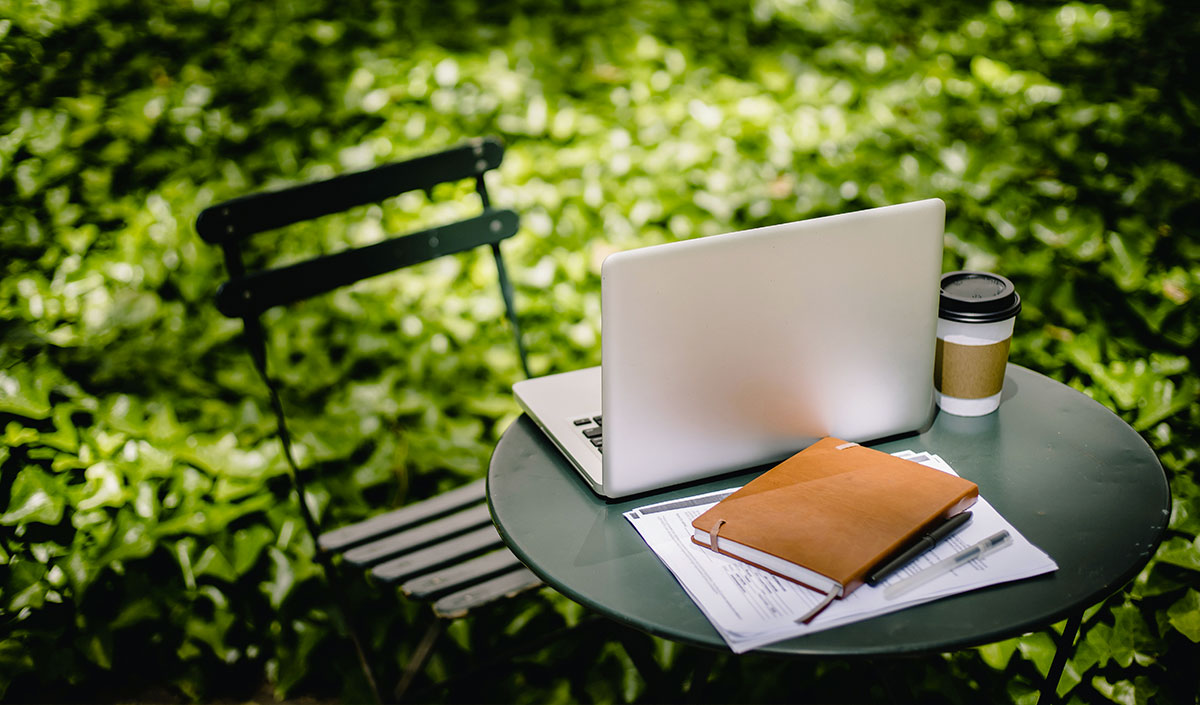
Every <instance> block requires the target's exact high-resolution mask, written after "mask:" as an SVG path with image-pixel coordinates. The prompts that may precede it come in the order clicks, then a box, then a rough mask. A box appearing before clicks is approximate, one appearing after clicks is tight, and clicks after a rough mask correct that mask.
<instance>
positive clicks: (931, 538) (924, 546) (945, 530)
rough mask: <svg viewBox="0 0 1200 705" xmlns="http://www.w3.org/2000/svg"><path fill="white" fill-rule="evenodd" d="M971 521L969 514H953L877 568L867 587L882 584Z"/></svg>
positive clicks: (868, 578)
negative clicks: (905, 565) (888, 577)
mask: <svg viewBox="0 0 1200 705" xmlns="http://www.w3.org/2000/svg"><path fill="white" fill-rule="evenodd" d="M970 519H971V513H970V512H962V513H961V514H955V515H954V516H952V517H950V518H949V519H947V520H946V521H944V522H942V524H941V525H939V526H938V528H936V529H934V530H933V531H930V532H929V533H928V534H925V535H924V536H922V537H921V538H920V539H918V540H917V542H916V543H914V544H913V545H912V546H909V547H908V548H907V549H906V550H905V551H904V552H903V553H901V554H900V555H898V556H896V557H895V558H893V559H892V560H890V561H888V562H887V563H884V564H883V565H882V566H880V567H879V568H876V569H875V570H874V571H873V572H872V573H871V574H870V575H868V576H867V585H870V586H872V587H874V586H875V585H878V584H879V583H881V582H883V580H884V578H886V577H887V576H889V575H891V574H892V573H895V572H896V571H897V570H898V569H899V568H900V567H901V566H903V565H904V564H906V563H908V562H909V561H911V560H912V559H914V558H916V557H917V556H919V555H921V554H922V553H924V552H926V551H928V550H929V549H931V548H933V547H934V546H935V545H937V543H938V542H939V541H941V540H942V539H944V538H946V537H947V536H949V535H950V534H953V533H954V532H955V531H957V530H958V528H959V527H960V526H962V525H963V524H966V523H967V522H968V521H970Z"/></svg>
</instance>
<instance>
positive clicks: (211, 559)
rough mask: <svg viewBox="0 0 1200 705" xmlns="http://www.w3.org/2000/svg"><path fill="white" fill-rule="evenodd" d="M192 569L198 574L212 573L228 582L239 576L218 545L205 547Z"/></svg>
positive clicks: (213, 575)
mask: <svg viewBox="0 0 1200 705" xmlns="http://www.w3.org/2000/svg"><path fill="white" fill-rule="evenodd" d="M192 569H193V570H194V571H195V573H196V575H197V576H200V575H211V576H212V577H214V578H218V579H220V580H224V581H225V582H228V583H232V582H234V581H236V580H237V578H238V573H237V571H235V570H234V569H233V566H232V565H230V563H229V560H228V559H227V558H225V554H223V553H221V551H219V550H218V549H217V547H216V546H209V547H207V548H205V549H204V551H203V552H202V553H201V554H200V557H199V558H197V559H196V562H195V564H194V565H193V566H192Z"/></svg>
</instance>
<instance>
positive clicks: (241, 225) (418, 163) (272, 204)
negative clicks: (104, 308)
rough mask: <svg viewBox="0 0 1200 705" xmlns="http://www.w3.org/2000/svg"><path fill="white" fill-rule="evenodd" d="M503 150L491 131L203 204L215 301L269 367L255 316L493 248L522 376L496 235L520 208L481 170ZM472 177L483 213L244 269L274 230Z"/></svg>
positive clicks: (509, 231) (507, 228)
mask: <svg viewBox="0 0 1200 705" xmlns="http://www.w3.org/2000/svg"><path fill="white" fill-rule="evenodd" d="M503 156H504V147H503V146H502V145H501V144H500V142H499V141H497V140H496V139H493V138H483V139H474V140H470V141H468V142H466V143H464V144H461V145H459V146H457V147H453V148H451V149H447V150H445V151H442V152H438V153H436V154H430V155H426V156H422V157H417V158H414V159H409V160H406V161H402V162H396V163H392V164H386V165H383V166H379V167H375V168H373V169H368V170H366V171H360V172H356V173H351V174H344V175H342V176H337V177H333V178H330V179H327V180H324V181H319V182H314V183H307V184H302V185H299V186H293V187H290V188H285V189H281V190H278V191H268V192H263V193H256V194H251V195H249V196H243V197H241V198H235V199H232V200H229V201H226V202H224V203H219V204H217V205H214V206H210V207H209V208H206V209H204V211H202V212H201V213H200V216H199V217H198V218H197V220H196V231H197V232H198V233H199V234H200V237H201V238H203V239H204V240H205V241H207V242H209V243H212V244H215V245H219V246H220V247H221V248H222V249H223V250H224V254H225V266H226V269H227V270H228V272H229V281H228V282H226V283H225V284H224V285H222V287H221V289H220V290H219V291H218V293H217V308H218V309H219V310H220V311H221V312H222V313H224V314H225V315H226V316H229V317H231V318H241V319H242V320H243V321H244V322H245V325H246V333H247V342H248V343H249V344H250V345H251V347H252V351H251V352H252V354H253V355H254V356H255V360H256V362H257V363H259V364H260V365H262V364H265V359H263V357H262V356H263V355H264V354H265V351H264V350H263V349H262V348H263V345H264V343H263V341H262V336H261V326H260V324H259V323H258V316H259V314H261V313H262V312H263V311H265V310H267V309H269V308H271V307H273V306H279V305H282V304H288V303H292V302H295V301H300V300H302V299H306V298H309V297H312V296H316V295H318V294H323V293H326V292H329V291H332V290H334V289H336V288H338V287H342V286H346V285H348V284H353V283H355V282H357V281H360V280H362V279H366V278H368V277H373V276H376V275H379V274H384V273H387V272H392V271H395V270H397V269H400V268H402V267H407V266H410V265H414V264H419V263H421V262H426V261H428V260H432V259H436V258H437V257H441V256H443V255H448V254H453V253H456V252H463V251H465V250H469V249H473V248H475V247H479V246H480V245H490V246H491V248H492V254H493V257H494V258H495V261H496V272H497V276H498V279H499V285H500V295H501V297H502V298H503V299H504V306H505V310H506V311H507V314H508V319H509V322H510V324H511V326H512V330H513V336H514V338H515V339H516V346H517V352H518V355H519V357H520V359H521V367H522V370H523V371H524V372H525V376H526V377H528V376H529V366H528V363H527V362H526V358H525V347H524V344H523V343H522V339H521V330H520V326H519V323H518V320H517V315H516V307H515V305H514V303H513V290H512V284H511V282H510V280H509V278H508V273H507V270H506V268H505V266H504V259H503V257H502V255H501V252H500V242H501V241H502V240H505V239H506V238H509V237H511V236H512V235H513V234H515V233H516V232H517V227H518V224H519V219H518V217H517V214H516V213H515V212H513V211H511V210H507V209H496V208H492V205H491V201H490V199H489V198H488V194H487V187H486V185H485V183H484V174H485V173H486V172H488V171H490V170H492V169H495V168H496V167H498V166H500V161H501V159H502V158H503ZM465 179H474V181H475V190H476V192H477V193H478V194H479V197H480V199H481V201H482V204H483V212H482V213H481V214H480V215H478V216H475V217H473V218H467V219H464V220H460V221H457V222H454V223H449V224H446V225H440V226H437V227H433V228H429V229H426V230H421V231H419V232H413V233H408V234H405V235H400V236H397V237H391V238H389V239H386V240H383V241H381V242H377V243H374V244H371V245H366V246H363V247H357V248H349V249H345V250H342V251H340V252H336V253H334V254H329V255H323V256H320V257H316V258H314V259H310V260H307V261H303V262H298V263H295V264H291V265H288V266H284V267H278V268H274V269H265V270H260V271H255V272H247V271H246V265H245V261H244V253H243V248H242V245H243V242H244V241H245V240H246V238H248V237H250V236H251V235H255V234H257V233H262V232H266V231H268V230H275V229H277V228H282V227H284V226H287V225H293V224H295V223H299V222H302V221H306V220H312V219H315V218H320V217H323V216H327V215H332V214H334V213H340V212H342V211H346V210H348V209H350V208H354V207H357V206H362V205H366V204H370V203H377V202H380V201H383V200H384V199H387V198H391V197H393V196H398V195H400V194H403V193H407V192H409V191H415V190H424V191H426V192H432V190H433V188H434V187H435V186H437V185H439V184H443V183H450V182H458V181H462V180H465Z"/></svg>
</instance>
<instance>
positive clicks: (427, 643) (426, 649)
mask: <svg viewBox="0 0 1200 705" xmlns="http://www.w3.org/2000/svg"><path fill="white" fill-rule="evenodd" d="M445 630H446V620H444V619H434V620H433V623H431V624H430V625H429V628H428V629H426V630H425V635H424V636H423V637H421V641H420V643H418V644H417V650H416V651H415V652H413V655H412V658H410V659H409V660H408V663H407V664H406V665H405V666H404V673H403V674H402V675H401V676H400V682H399V683H397V684H396V689H395V690H394V691H392V696H393V697H394V698H395V699H396V702H400V701H402V700H404V694H405V693H406V692H408V688H409V686H411V685H412V682H413V680H414V679H416V677H417V674H418V673H420V672H421V669H422V668H423V667H424V666H425V662H426V661H428V660H429V656H430V654H432V653H433V646H434V644H436V643H437V640H438V637H440V636H441V635H442V632H444V631H445Z"/></svg>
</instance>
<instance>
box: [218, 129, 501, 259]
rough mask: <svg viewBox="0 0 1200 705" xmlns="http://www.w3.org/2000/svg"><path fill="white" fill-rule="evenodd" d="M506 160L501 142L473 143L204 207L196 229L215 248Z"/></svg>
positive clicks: (456, 178) (458, 177)
mask: <svg viewBox="0 0 1200 705" xmlns="http://www.w3.org/2000/svg"><path fill="white" fill-rule="evenodd" d="M503 156H504V148H503V147H502V146H501V145H500V143H499V142H498V141H497V140H495V139H493V138H490V137H489V138H484V139H477V140H471V141H469V142H467V143H465V144H462V145H459V146H457V147H452V148H450V149H448V150H445V151H443V152H438V153H437V154H429V155H425V156H421V157H416V158H414V159H409V160H407V161H403V162H395V163H392V164H385V165H383V166H379V167H375V168H374V169H367V170H365V171H359V172H355V173H352V174H342V175H340V176H335V177H332V178H330V179H326V180H324V181H320V182H315V183H309V184H300V185H298V186H292V187H289V188H284V189H279V190H277V191H266V192H262V193H256V194H251V195H248V196H242V197H240V198H234V199H231V200H228V201H225V202H224V203H220V204H218V205H216V206H212V207H209V208H206V209H204V211H203V212H201V213H200V216H199V217H198V218H197V219H196V231H197V232H198V233H200V237H202V238H203V239H204V240H205V241H206V242H210V243H214V244H220V243H225V242H228V241H231V240H241V239H243V238H246V237H248V236H250V235H254V234H255V233H261V232H266V231H268V230H275V229H276V228H282V227H284V226H286V225H292V224H293V223H299V222H300V221H303V220H310V219H312V218H320V217H323V216H326V215H329V214H331V213H338V212H341V211H344V210H346V209H348V208H354V207H356V206H361V205H364V204H367V203H375V202H378V201H382V200H384V199H386V198H391V197H392V196H398V195H400V194H402V193H406V192H408V191H415V190H417V189H429V188H432V187H433V186H435V185H437V184H441V183H445V182H448V181H460V180H462V179H466V178H470V177H477V176H479V175H480V174H483V173H484V172H486V171H489V170H491V169H495V168H496V167H497V166H499V165H500V160H501V159H502V158H503Z"/></svg>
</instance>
